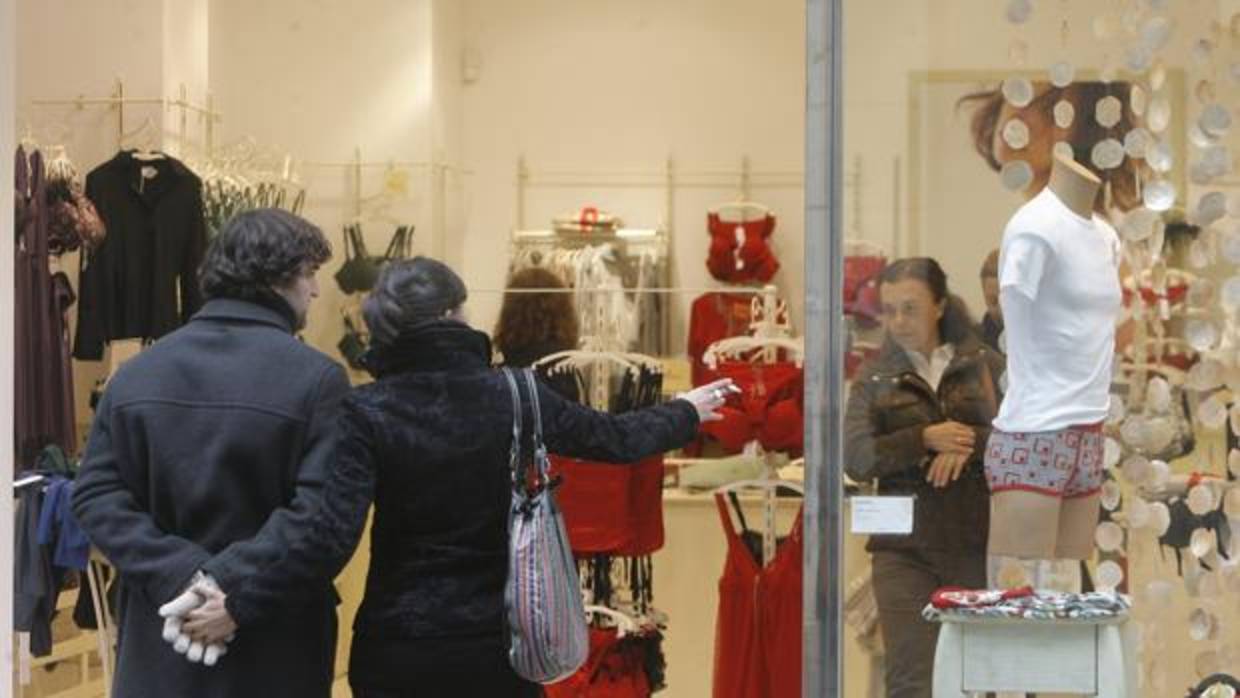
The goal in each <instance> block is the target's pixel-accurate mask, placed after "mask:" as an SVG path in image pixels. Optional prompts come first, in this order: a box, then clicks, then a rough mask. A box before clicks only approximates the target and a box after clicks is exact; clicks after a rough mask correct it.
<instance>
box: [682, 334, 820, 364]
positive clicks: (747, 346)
mask: <svg viewBox="0 0 1240 698" xmlns="http://www.w3.org/2000/svg"><path fill="white" fill-rule="evenodd" d="M757 349H783V350H784V351H786V352H788V353H789V354H790V355H791V357H792V360H793V362H795V363H796V365H797V366H801V365H802V364H803V363H804V361H805V345H804V344H803V343H802V342H801V340H800V339H792V338H789V337H750V336H741V337H728V338H726V339H721V340H719V341H717V342H715V343H714V344H711V345H710V346H709V347H707V348H706V351H705V352H703V353H702V361H703V362H704V363H705V364H706V365H707V366H709V367H711V368H712V369H713V368H716V367H717V366H718V365H719V360H720V359H725V358H728V357H739V356H740V355H743V354H748V353H749V352H752V351H754V350H757Z"/></svg>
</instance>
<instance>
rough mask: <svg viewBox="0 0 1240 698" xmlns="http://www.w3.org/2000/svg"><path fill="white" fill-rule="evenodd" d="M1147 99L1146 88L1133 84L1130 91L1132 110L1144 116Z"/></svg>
mask: <svg viewBox="0 0 1240 698" xmlns="http://www.w3.org/2000/svg"><path fill="white" fill-rule="evenodd" d="M1146 99H1147V98H1146V94H1145V88H1144V87H1141V86H1140V85H1133V86H1132V88H1131V90H1130V91H1129V93H1128V108H1129V109H1131V110H1132V113H1133V114H1134V115H1136V116H1142V115H1144V114H1145V107H1146V106H1147V101H1146Z"/></svg>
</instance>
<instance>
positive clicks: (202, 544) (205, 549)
mask: <svg viewBox="0 0 1240 698" xmlns="http://www.w3.org/2000/svg"><path fill="white" fill-rule="evenodd" d="M288 314H289V315H291V311H289V312H288ZM348 389H349V383H348V379H347V378H346V377H345V373H344V369H343V368H342V367H341V366H340V365H339V364H337V363H335V362H334V361H332V360H331V359H329V358H328V357H327V356H325V355H324V354H322V353H320V352H318V351H315V350H314V349H312V348H310V347H308V346H306V345H305V344H302V343H301V342H299V341H298V340H297V339H296V338H295V337H293V335H292V324H291V322H290V320H289V318H288V317H287V316H286V315H285V314H284V313H282V312H278V311H277V310H276V309H273V308H268V307H264V306H261V305H257V304H254V303H249V302H245V301H239V300H226V299H217V300H212V301H210V302H208V303H207V304H206V306H204V307H203V309H202V311H200V312H199V313H198V314H197V315H196V316H194V319H193V320H192V321H191V322H190V323H189V324H188V325H186V326H185V327H183V328H181V329H179V330H177V331H175V332H173V333H172V334H169V335H168V336H167V337H164V338H163V339H161V340H159V341H158V342H155V344H153V345H152V346H151V347H149V348H147V349H145V350H144V351H142V352H141V353H140V354H138V355H137V356H136V357H134V358H133V359H131V360H129V361H127V362H126V363H125V364H124V365H123V366H121V368H120V370H119V371H118V372H117V374H116V375H115V376H113V377H112V379H111V380H109V381H108V387H107V390H106V391H105V392H104V395H103V399H102V401H101V402H100V403H99V408H98V410H97V412H96V415H95V421H94V424H93V425H92V427H91V433H90V440H89V442H88V443H87V445H86V455H85V457H84V458H83V461H82V468H81V471H80V472H79V474H78V477H77V481H76V486H75V487H74V491H73V513H74V515H75V516H76V517H77V520H78V522H79V523H80V524H81V525H82V528H83V530H85V532H86V535H87V536H88V537H89V538H90V540H91V542H92V543H93V544H94V545H95V546H96V547H97V548H99V550H101V551H102V552H103V554H104V555H105V556H107V558H108V559H109V560H110V561H111V562H112V564H114V565H115V566H116V568H117V569H118V570H119V571H120V579H121V585H122V586H121V589H122V590H121V593H120V597H119V603H118V609H117V611H118V620H119V623H118V629H119V644H118V654H117V665H116V676H115V683H114V686H113V691H112V695H113V696H115V698H150V697H152V696H178V697H179V698H245V697H246V696H259V697H262V698H271V697H273V696H298V698H327V696H329V695H330V694H331V680H332V663H333V659H334V657H335V648H336V608H335V598H334V595H333V592H332V588H331V584H330V583H329V581H328V580H327V579H322V580H318V581H317V582H315V583H314V584H313V585H312V586H310V587H308V588H307V589H306V590H305V593H304V594H302V595H301V596H300V598H299V601H300V604H299V606H298V607H297V608H295V609H288V610H286V611H285V612H283V613H278V614H273V615H272V616H271V617H270V618H269V619H268V620H267V622H265V623H263V624H261V625H255V626H253V627H249V628H246V630H245V632H244V633H240V634H238V635H237V638H236V640H235V641H233V642H232V644H230V645H229V647H228V654H227V655H226V656H225V657H223V658H222V659H221V660H220V664H219V665H218V666H215V667H209V668H208V667H203V666H201V665H198V664H191V663H189V662H187V661H185V658H184V657H182V656H180V655H177V654H176V653H174V652H172V651H171V649H170V648H169V646H168V644H167V643H166V642H164V640H163V638H162V637H161V632H162V628H163V622H162V619H161V618H160V617H159V615H158V614H157V610H158V609H159V606H160V605H161V604H163V603H165V602H167V601H169V600H171V599H172V598H173V597H175V596H176V595H177V594H179V593H181V591H182V590H183V589H184V588H185V587H186V586H187V585H188V583H189V581H190V579H191V577H192V576H193V574H194V572H195V571H196V570H199V569H205V570H207V571H208V572H210V573H211V574H213V575H214V576H215V577H216V579H218V580H219V582H220V584H221V586H222V587H223V588H224V589H225V590H227V589H230V588H232V587H233V586H234V585H235V584H236V583H237V582H238V580H239V579H242V578H245V577H248V576H250V575H253V574H255V573H257V572H258V571H259V570H261V569H264V568H265V567H267V566H268V565H269V564H270V563H271V562H272V561H274V560H275V559H277V558H278V557H279V556H280V555H281V554H282V553H283V551H284V548H285V547H286V546H287V545H288V541H290V540H292V539H293V538H294V537H295V536H296V535H297V534H299V533H300V532H302V531H304V530H305V527H306V526H307V525H308V517H309V515H310V513H311V511H312V510H313V504H314V502H315V500H316V498H317V496H318V493H319V491H320V490H321V488H322V485H323V479H324V477H325V473H326V472H327V469H328V463H329V459H330V457H331V453H332V444H333V438H334V433H335V424H336V409H337V407H338V406H339V404H340V401H341V399H343V397H344V395H345V394H346V393H347V392H348ZM282 667H283V668H287V667H297V670H296V671H284V670H281V668H282Z"/></svg>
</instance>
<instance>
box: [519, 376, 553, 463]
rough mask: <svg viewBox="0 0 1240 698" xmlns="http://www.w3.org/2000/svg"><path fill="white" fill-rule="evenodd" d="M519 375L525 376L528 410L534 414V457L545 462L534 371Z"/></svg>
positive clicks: (545, 448)
mask: <svg viewBox="0 0 1240 698" xmlns="http://www.w3.org/2000/svg"><path fill="white" fill-rule="evenodd" d="M521 373H523V374H525V387H526V389H527V390H529V393H530V408H531V409H532V410H533V412H534V455H535V457H539V456H541V457H542V458H543V460H546V455H547V446H546V444H544V443H543V428H542V405H540V404H539V401H538V385H537V384H536V383H535V382H534V371H533V370H532V369H528V368H527V369H523V370H522V371H521Z"/></svg>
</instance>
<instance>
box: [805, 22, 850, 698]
mask: <svg viewBox="0 0 1240 698" xmlns="http://www.w3.org/2000/svg"><path fill="white" fill-rule="evenodd" d="M842 25H843V0H807V2H806V35H805V63H806V71H805V75H806V89H805V350H806V353H805V509H804V514H803V522H804V534H803V535H804V541H805V569H804V592H803V594H804V597H803V598H804V605H803V609H804V610H803V612H802V613H803V620H802V638H803V643H802V658H803V662H802V670H801V672H802V674H801V693H802V695H803V696H806V697H807V698H819V697H820V696H821V697H826V698H842V696H843V695H844V661H843V657H844V646H843V642H842V638H843V633H842V631H843V625H842V619H843V613H842V607H843V594H842V584H843V579H844V569H843V555H844V529H843V524H844V515H843V514H844V511H843V510H844V486H843V485H844V483H843V480H842V475H841V473H842V472H843V467H842V466H843V449H842V447H841V443H842V434H843V414H842V412H843V400H842V399H841V396H842V395H843V394H844V360H843V359H844V345H843V337H844V307H843V286H842V284H841V283H840V279H841V278H842V276H843V261H842V251H843V244H842V236H843V227H842V215H841V203H842V197H843V192H842V186H841V185H842V183H843V175H842V172H841V164H842V157H841V155H842V153H843V141H842V129H841V115H842V109H841V106H842V104H843V100H844V93H843V85H842V84H841V75H842V71H841V67H842V63H843V54H844V50H843V44H842V42H841V39H842V35H841V29H842Z"/></svg>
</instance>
